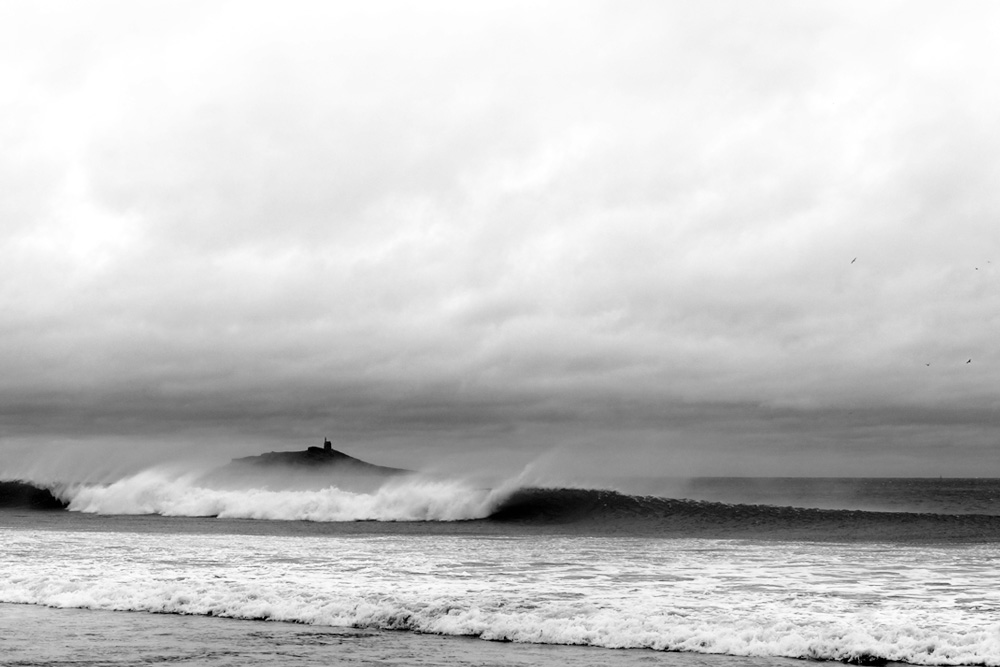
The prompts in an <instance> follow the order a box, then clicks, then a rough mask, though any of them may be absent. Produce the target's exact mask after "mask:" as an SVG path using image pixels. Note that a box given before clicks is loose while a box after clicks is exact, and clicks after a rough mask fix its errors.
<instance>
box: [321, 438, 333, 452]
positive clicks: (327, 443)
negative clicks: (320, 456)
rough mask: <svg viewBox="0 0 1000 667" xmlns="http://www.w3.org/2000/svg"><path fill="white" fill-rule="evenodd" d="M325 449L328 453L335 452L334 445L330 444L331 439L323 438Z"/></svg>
mask: <svg viewBox="0 0 1000 667" xmlns="http://www.w3.org/2000/svg"><path fill="white" fill-rule="evenodd" d="M323 449H325V450H326V451H328V452H329V451H332V450H333V444H331V443H330V439H329V438H323Z"/></svg>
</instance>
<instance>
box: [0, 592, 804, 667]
mask: <svg viewBox="0 0 1000 667" xmlns="http://www.w3.org/2000/svg"><path fill="white" fill-rule="evenodd" d="M0 628H2V629H3V634H2V636H0V651H2V658H0V663H2V664H3V665H8V666H10V667H15V666H18V667H29V666H30V667H35V666H43V665H45V666H66V667H69V666H74V667H125V666H129V667H131V666H132V665H137V664H145V665H158V664H180V665H192V666H193V667H203V666H204V667H210V666H211V667H228V666H232V667H237V666H239V667H242V666H243V665H251V664H264V665H268V666H269V667H312V666H317V667H318V666H321V665H322V666H328V665H401V666H406V665H424V666H427V667H434V666H444V665H448V666H454V667H460V666H464V665H469V666H472V665H476V666H477V667H493V666H496V667H501V666H508V665H509V666H511V667H517V666H525V667H527V666H530V665H538V666H542V667H544V666H547V665H552V666H555V665H574V666H576V667H604V666H605V665H614V666H616V667H654V666H655V667H767V666H768V665H777V666H780V665H786V666H787V667H795V666H796V665H801V664H802V663H801V661H797V660H796V661H793V660H784V659H780V658H779V659H774V658H740V657H730V656H712V655H699V654H689V653H658V652H654V651H645V650H606V649H597V648H589V647H577V646H549V645H544V644H542V645H539V644H514V643H496V642H485V641H481V640H478V639H471V638H464V637H440V636H435V635H426V634H415V633H409V632H390V631H384V630H372V629H353V628H335V627H325V626H308V625H301V624H294V623H274V622H265V621H245V620H232V619H224V618H206V617H199V616H178V615H167V614H147V613H124V612H106V611H93V610H87V609H51V608H47V607H38V606H34V605H11V604H0Z"/></svg>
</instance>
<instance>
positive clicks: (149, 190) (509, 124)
mask: <svg viewBox="0 0 1000 667" xmlns="http://www.w3.org/2000/svg"><path fill="white" fill-rule="evenodd" d="M4 11H5V12H6V14H7V16H6V17H5V19H6V20H4V21H2V23H3V25H4V26H5V27H4V28H0V31H2V34H0V37H2V39H0V42H3V43H5V44H6V45H7V46H6V47H3V51H0V83H2V84H3V85H4V87H5V89H8V90H11V91H12V92H13V95H12V98H13V99H15V100H16V103H15V104H13V105H10V106H9V107H5V109H4V110H3V111H0V114H2V117H0V120H2V121H3V122H2V123H0V127H3V128H17V131H13V130H10V129H7V130H2V129H0V142H2V147H3V150H2V151H0V156H2V157H0V178H3V179H4V181H5V183H8V184H9V185H10V187H9V188H5V189H6V190H9V192H10V193H11V194H10V196H5V197H4V200H3V201H2V202H0V216H2V220H3V222H2V233H0V307H2V308H3V312H4V313H5V318H4V321H3V322H2V323H0V342H2V346H0V349H2V350H3V352H0V397H2V399H3V403H4V405H5V412H6V415H5V419H4V423H5V427H4V433H0V436H3V435H6V436H7V437H10V438H14V437H16V438H36V439H38V440H41V441H44V440H45V439H46V438H50V439H59V438H66V437H77V436H79V437H87V438H101V437H105V436H107V437H115V438H119V437H134V438H136V439H137V441H142V439H143V438H148V439H161V438H163V437H167V436H169V434H171V433H174V434H188V435H184V437H185V438H195V439H197V437H196V436H197V434H199V433H201V434H203V435H204V434H210V435H211V437H209V435H204V437H205V439H206V442H208V441H209V440H210V441H211V442H212V443H215V444H213V445H212V446H213V447H216V446H221V445H219V444H218V443H219V442H221V441H225V440H226V438H225V435H224V434H226V433H230V434H231V440H232V441H237V440H238V439H240V438H245V437H248V434H250V435H252V436H253V437H255V438H258V439H260V440H266V441H268V442H289V443H291V442H300V440H301V438H303V437H312V436H313V435H314V433H315V432H317V431H320V430H322V431H324V432H326V431H329V430H330V429H331V428H335V429H336V430H339V431H340V433H342V434H343V435H344V437H346V438H350V439H351V441H353V442H358V443H368V445H370V446H372V447H375V448H376V450H377V451H384V452H392V453H394V454H401V455H403V456H405V457H408V458H407V460H405V461H400V462H399V463H400V465H404V464H405V465H409V466H414V465H415V464H417V463H419V462H420V460H421V459H426V460H430V459H431V458H434V457H437V456H440V455H444V454H448V455H452V456H454V455H455V454H456V453H457V452H458V451H464V452H466V453H467V452H470V451H471V452H473V454H475V453H479V454H482V455H483V456H485V452H486V451H487V449H489V448H490V447H494V448H495V447H500V448H502V449H504V450H505V451H514V452H519V453H521V454H523V455H524V456H530V455H532V454H533V453H535V452H537V451H540V450H543V449H547V448H551V447H557V448H559V447H568V448H570V450H573V448H576V449H575V450H574V451H583V450H584V449H586V448H588V447H591V448H593V447H598V443H599V442H607V441H609V440H614V441H619V442H620V443H621V446H622V448H623V451H633V452H634V453H635V456H636V457H637V458H636V460H648V459H656V460H660V459H657V457H656V456H653V455H652V454H651V453H656V452H659V453H660V455H661V456H662V460H663V461H666V460H668V459H670V458H671V454H670V453H671V452H674V453H675V454H676V456H674V458H683V459H684V460H685V461H686V462H688V463H687V464H686V465H687V466H688V467H689V468H692V469H698V470H702V469H704V470H705V471H708V472H710V471H711V470H710V469H711V468H712V467H713V466H716V467H720V466H722V467H724V466H725V465H728V464H725V461H726V460H727V459H726V457H727V456H728V455H730V454H733V455H735V454H736V453H739V457H737V458H738V459H739V460H741V461H743V462H744V463H743V464H741V465H746V466H750V465H751V464H750V463H748V462H749V461H752V460H754V457H757V460H760V461H767V462H769V463H768V465H772V464H773V465H778V464H779V463H780V462H781V460H782V459H783V457H784V458H785V459H787V457H788V456H791V457H792V458H794V459H795V460H796V461H801V464H800V463H798V462H796V463H795V464H794V465H793V466H792V467H794V468H795V469H796V470H797V471H806V472H808V471H810V470H813V471H815V470H829V469H830V468H831V466H833V463H831V462H836V461H837V460H839V459H838V457H839V456H843V458H844V459H845V460H849V461H852V462H854V461H876V462H878V466H881V467H880V470H881V471H882V472H884V473H886V474H888V473H892V472H893V471H894V470H897V469H898V470H904V469H905V470H907V471H911V470H923V471H925V472H926V471H931V472H933V471H934V470H936V469H937V468H936V466H939V465H946V464H947V465H952V466H954V464H952V463H947V461H949V460H953V459H954V458H955V457H954V456H953V453H952V452H953V450H945V449H942V450H941V452H943V453H942V458H939V457H938V456H937V454H935V452H936V450H935V449H934V447H932V446H930V445H928V446H926V447H924V446H923V445H921V444H916V443H924V442H927V443H932V442H934V441H935V439H937V440H938V441H940V439H941V438H943V437H950V436H945V435H944V434H945V433H949V432H951V433H955V432H960V433H962V435H961V436H957V439H956V444H955V445H954V446H955V447H958V448H959V449H961V448H962V447H963V446H965V447H967V449H968V452H969V457H970V458H969V459H968V461H969V463H968V465H969V466H972V465H973V463H972V462H975V461H981V460H982V456H983V454H982V452H983V451H984V450H983V448H982V443H984V442H990V441H995V438H996V430H995V426H994V425H993V421H992V415H993V412H994V411H995V408H996V399H995V396H994V394H995V392H994V388H993V386H992V382H991V377H992V375H991V370H990V369H991V368H992V367H993V365H994V364H996V363H997V358H996V355H995V354H994V352H993V347H994V345H993V344H992V341H993V340H994V339H995V337H996V335H995V334H996V331H997V325H998V320H997V317H996V316H995V315H993V313H997V312H1000V303H998V297H997V296H996V294H997V291H996V290H995V289H993V287H994V286H995V283H996V280H997V272H996V268H995V267H994V262H1000V257H994V256H993V255H992V253H993V251H994V250H995V249H996V248H997V247H1000V246H998V243H997V242H998V241H1000V238H998V237H1000V232H998V231H997V228H996V226H995V225H994V224H993V218H994V217H995V215H994V214H995V213H996V212H997V211H998V209H1000V205H998V204H1000V202H998V200H997V194H996V193H995V187H993V184H994V183H995V182H996V174H997V169H998V163H997V159H996V157H995V156H996V155H997V154H998V152H997V151H996V150H995V149H996V148H997V135H996V132H995V130H994V129H993V125H994V124H995V122H994V118H995V113H992V112H993V111H995V109H996V108H997V102H998V100H997V95H996V93H995V91H994V90H993V89H991V88H990V87H989V86H984V85H981V82H982V81H985V80H989V79H990V78H991V77H992V76H993V75H994V74H995V73H993V72H991V68H992V65H991V62H992V59H991V58H990V57H989V54H990V53H991V51H990V49H991V48H992V47H991V43H990V41H989V35H988V34H987V33H986V31H985V28H984V27H983V26H984V25H987V24H988V23H989V21H986V20H984V19H983V17H980V16H977V15H974V13H970V10H966V9H961V10H955V11H953V12H950V13H949V14H948V15H947V16H940V15H939V13H937V12H931V11H930V10H929V9H924V8H913V7H907V8H906V11H902V9H901V8H899V7H896V6H894V5H891V4H885V5H876V6H861V5H850V4H848V5H842V4H832V3H831V4H825V5H824V4H820V5H810V6H802V5H800V4H798V3H787V4H781V3H779V4H775V5H770V6H769V7H767V8H760V7H755V8H750V7H745V6H743V5H739V4H730V3H709V4H708V5H699V6H697V7H694V6H692V7H671V6H661V5H658V4H655V3H653V4H644V3H636V4H632V5H629V6H628V7H625V8H619V7H616V6H612V5H610V4H606V3H584V4H578V3H573V4H558V3H557V4H552V5H545V6H542V7H539V6H537V5H532V4H527V3H524V4H519V3H513V4H509V3H505V4H503V5H489V6H483V5H479V6H470V5H466V4H461V3H459V4H453V3H430V4H426V3H425V4H421V5H412V4H409V3H389V2H386V3H375V4H371V5H366V6H364V7H361V6H350V5H335V6H327V5H317V4H309V3H293V4H292V5H290V6H287V7H284V6H283V7H281V8H280V9H279V8H278V7H277V6H275V5H271V4H267V3H236V4H233V3H224V2H218V3H207V4H205V3H195V4H183V3H182V4H176V3H170V4H157V3H149V4H145V3H144V4H143V5H131V4H126V5H120V4H115V3H109V4H104V5H97V6H96V9H92V8H91V7H88V9H87V10H84V9H82V8H78V7H76V6H75V5H73V4H61V3H41V4H39V5H37V6H35V7H31V8H29V7H20V8H7V9H6V10H4ZM854 258H857V259H856V261H855V262H853V263H852V260H853V259H854ZM970 357H973V358H974V363H973V364H965V361H966V360H967V359H968V358H970ZM927 364H930V365H929V366H928V365H927ZM880 420H884V424H886V425H887V426H886V428H889V429H897V430H895V431H893V432H894V433H904V432H906V433H911V432H913V433H916V435H914V436H913V437H912V438H910V437H909V436H907V437H889V436H888V435H886V432H883V431H881V430H880V428H879V427H877V426H876V424H877V423H878V422H879V421H880ZM956 421H957V422H958V423H961V424H965V425H967V426H968V428H964V429H958V430H951V431H949V429H953V428H954V426H955V423H956ZM913 429H915V431H912V430H913ZM190 434H195V435H190ZM220 434H221V435H220ZM327 434H328V435H331V433H327ZM178 437H180V435H178ZM911 440H912V442H913V443H915V444H913V445H910V444H907V443H908V442H909V441H911ZM157 441H159V440H157ZM400 443H409V445H403V444H400ZM963 443H964V445H963ZM233 446H234V447H235V445H233ZM379 447H381V448H383V449H382V450H378V448H379ZM630 448H631V449H630ZM963 451H964V450H963ZM679 452H686V453H685V454H684V455H683V456H681V455H680V454H679ZM699 452H701V454H700V455H699ZM837 452H842V454H838V453H837ZM463 455H465V454H463ZM699 456H701V457H702V458H701V459H700V460H701V461H702V463H698V461H699ZM859 457H860V458H859ZM866 457H867V458H866ZM899 457H902V458H903V459H905V461H904V463H905V465H904V463H900V460H901V459H900V458H899ZM911 459H912V460H911ZM732 460H736V459H732ZM383 462H385V461H383ZM810 462H812V464H810ZM390 463H391V461H390ZM658 465H660V464H658ZM810 465H812V466H813V467H810ZM852 466H854V463H850V464H845V465H844V469H845V470H848V469H854V468H852ZM661 467H668V466H667V463H662V465H661ZM751 467H754V466H751ZM766 467H767V466H766V465H764V464H760V465H756V464H755V467H754V469H757V468H760V469H764V468H766ZM862 467H863V466H862Z"/></svg>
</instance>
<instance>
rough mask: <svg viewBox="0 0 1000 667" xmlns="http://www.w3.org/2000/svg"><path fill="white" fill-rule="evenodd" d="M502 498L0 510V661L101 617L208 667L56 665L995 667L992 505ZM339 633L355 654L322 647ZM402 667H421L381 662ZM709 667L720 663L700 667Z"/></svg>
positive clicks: (192, 487)
mask: <svg viewBox="0 0 1000 667" xmlns="http://www.w3.org/2000/svg"><path fill="white" fill-rule="evenodd" d="M520 484H521V483H520V482H519V481H518V480H514V481H512V482H511V483H509V484H506V485H501V486H497V487H495V488H481V487H479V486H477V485H475V484H470V483H466V482H461V481H456V480H441V479H436V480H435V479H429V478H421V477H419V476H414V477H406V478H402V479H394V480H389V481H387V482H386V483H385V484H382V485H380V486H378V487H377V488H374V489H372V490H370V491H368V492H357V491H346V490H343V489H338V488H336V487H333V486H330V487H327V488H321V489H311V490H301V491H297V490H291V489H263V488H255V489H235V488H211V487H209V486H206V485H204V484H202V483H201V482H200V481H199V479H198V478H196V477H192V476H186V475H175V474H174V475H172V474H165V473H163V472H162V471H146V472H143V473H140V474H138V475H133V476H131V477H128V478H124V479H121V480H118V481H116V482H114V483H110V484H76V485H58V484H49V485H46V488H47V489H49V490H50V491H51V492H52V493H53V494H54V495H56V496H57V497H58V498H59V499H60V500H61V501H62V502H63V503H66V504H67V506H68V511H67V510H50V511H40V510H32V509H29V508H26V507H11V508H8V509H5V510H0V545H2V546H0V560H2V564H3V567H2V569H0V623H3V624H4V625H5V627H4V639H3V640H2V641H3V646H4V648H5V649H6V650H7V651H8V653H9V655H18V656H19V658H18V662H17V663H16V664H22V665H28V664H61V663H60V661H59V655H58V654H57V653H58V652H57V653H48V654H46V653H44V651H42V652H41V653H40V652H39V651H40V649H39V648H38V644H37V642H38V633H39V632H40V631H39V629H38V628H39V619H38V617H37V614H38V613H40V611H41V610H42V609H45V610H47V611H46V613H56V614H60V615H61V616H59V617H58V618H56V619H47V620H45V622H46V623H49V622H58V623H60V624H62V623H70V624H73V623H80V624H82V627H84V628H85V631H84V630H81V631H80V636H98V635H99V634H100V633H101V632H102V628H103V629H104V630H103V631H107V630H106V629H107V628H109V627H113V626H114V625H115V624H116V623H120V622H121V621H119V620H118V619H121V618H123V617H122V616H120V615H112V616H110V617H109V616H107V615H104V614H106V613H110V612H116V613H117V614H121V613H123V612H133V613H136V612H141V613H142V616H141V618H142V619H153V620H150V621H147V620H143V621H142V622H143V623H153V622H154V621H155V619H162V620H161V621H160V622H158V624H157V625H155V626H154V627H153V628H152V629H148V630H144V631H143V633H145V634H144V636H148V635H149V633H152V634H153V636H157V633H159V634H161V635H162V634H169V633H171V632H174V631H173V630H171V629H170V628H171V627H173V626H172V625H171V624H172V623H175V621H172V620H167V619H174V618H180V617H183V618H185V619H192V620H193V619H201V621H200V622H199V623H200V624H201V625H199V626H198V628H199V629H201V630H203V631H205V632H208V630H209V629H210V628H211V632H212V633H214V634H213V636H215V637H217V639H216V640H213V641H216V643H217V646H216V648H213V649H211V650H208V649H206V650H201V649H199V650H197V651H196V650H195V649H194V647H193V644H192V645H190V646H188V647H187V648H188V649H189V651H188V653H183V651H182V648H183V647H185V646H186V644H185V641H186V640H185V638H184V637H177V638H176V640H177V641H176V642H175V643H174V644H173V645H171V646H164V647H161V648H160V649H157V651H158V652H157V651H152V649H149V651H151V652H147V653H143V654H140V653H139V652H140V651H141V650H146V649H141V648H140V643H141V642H144V641H148V639H139V638H138V636H136V637H132V634H134V633H132V634H130V635H129V637H130V638H125V637H122V636H121V635H122V632H115V633H114V634H113V636H114V637H118V639H117V641H118V642H124V643H125V644H126V645H129V642H133V643H134V646H131V649H129V648H128V647H127V646H126V647H124V648H123V647H121V646H119V647H118V648H117V650H119V653H118V654H116V655H121V656H122V657H121V659H120V660H119V661H117V662H116V660H117V659H116V658H114V657H113V656H110V655H109V654H108V652H107V651H105V650H97V651H96V652H94V651H95V649H93V647H89V648H88V649H86V650H85V649H81V647H79V646H71V645H69V644H66V645H64V646H63V650H64V651H65V652H66V653H67V655H72V659H70V657H66V659H65V661H64V662H65V664H70V663H71V662H72V664H92V665H98V664H100V665H107V664H134V663H135V662H138V661H142V662H147V663H156V662H160V661H162V662H176V661H177V660H180V659H181V657H179V656H186V657H184V658H183V659H184V661H185V662H186V663H187V664H204V665H209V664H242V663H243V662H245V661H247V660H249V659H250V656H252V655H260V654H265V653H266V654H268V655H272V654H274V655H277V654H278V653H281V651H280V650H279V644H280V643H281V642H282V641H285V640H282V639H277V638H276V637H277V635H276V634H275V632H273V631H271V632H263V631H260V630H256V629H255V630H253V631H252V632H251V631H250V630H248V628H251V627H254V628H256V627H257V626H256V625H254V624H257V623H261V622H266V623H265V625H266V626H267V627H269V628H273V627H276V626H275V624H278V626H280V627H282V628H285V627H287V628H304V627H309V628H316V629H317V631H321V632H322V633H325V634H323V635H322V636H323V637H325V638H326V639H322V640H316V641H314V640H315V637H316V636H317V635H312V634H311V635H308V637H311V638H312V639H309V638H305V639H302V645H301V646H300V645H299V644H296V647H297V648H296V649H295V651H294V652H293V653H294V655H292V653H290V654H289V655H290V657H289V659H288V662H287V663H282V662H281V661H280V660H278V661H277V662H275V661H274V660H272V664H329V663H330V662H336V661H338V660H348V657H349V658H350V660H349V661H353V662H360V663H361V664H366V663H369V662H380V663H385V662H389V663H390V664H413V663H414V662H419V663H420V664H427V665H438V664H440V665H445V664H449V665H451V664H505V663H510V664H520V663H519V662H518V660H519V658H518V656H519V653H518V650H519V649H520V648H521V647H529V646H534V647H538V648H536V649H534V650H540V648H541V647H548V649H549V651H552V650H561V651H566V652H564V653H551V652H549V653H545V654H538V653H533V654H531V656H530V658H524V661H525V663H526V664H565V663H566V662H573V663H575V664H586V663H588V660H589V661H592V662H593V664H620V665H633V664H670V665H684V664H687V665H694V664H719V665H726V664H728V665H756V664H774V663H773V662H771V663H768V662H767V661H768V660H772V661H773V660H778V659H785V658H788V659H810V660H835V661H844V662H850V663H855V664H886V663H891V662H899V663H909V664H918V665H1000V593H998V592H997V587H996V572H997V566H998V564H1000V540H998V539H997V538H996V536H997V534H1000V531H998V529H997V526H998V522H1000V517H997V516H994V515H992V514H989V513H985V512H989V511H991V510H990V507H991V506H990V505H989V502H991V501H990V498H993V497H994V495H995V484H994V485H993V486H985V487H982V488H983V490H982V492H981V493H979V495H978V496H977V497H975V498H973V497H972V496H973V495H975V494H969V498H970V501H969V506H970V508H973V509H974V510H975V512H972V511H970V512H969V513H966V514H954V513H952V514H935V513H932V512H920V513H913V512H872V511H859V510H853V509H830V508H823V509H819V508H809V507H784V506H776V505H762V504H739V503H735V504H734V503H720V502H711V501H707V500H685V499H672V498H663V497H656V496H633V495H628V494H622V493H616V492H612V491H599V490H594V489H585V488H584V489H546V488H537V487H533V488H522V487H521V485H520ZM979 486H982V485H979ZM906 488H907V489H908V490H907V491H906V493H910V494H916V495H918V496H919V497H920V498H921V499H922V502H923V503H924V506H928V505H927V502H928V501H927V498H928V496H929V495H932V494H933V493H935V489H937V491H936V492H937V493H939V494H941V495H942V496H947V497H948V498H949V501H948V502H949V503H951V504H950V505H949V507H953V506H954V504H955V500H954V498H955V497H956V494H955V493H954V489H955V484H954V483H953V484H951V485H950V486H949V484H948V483H946V481H944V482H936V481H934V480H924V481H917V482H912V483H909V484H908V485H907V486H906ZM977 488H978V487H977ZM949 531H950V532H949ZM24 605H28V606H24ZM18 610H39V612H34V611H31V612H30V613H29V612H28V611H25V612H22V613H18ZM74 610H88V613H89V615H86V616H79V614H80V613H81V612H79V611H74ZM126 618H134V616H126ZM220 619H238V620H239V622H238V623H237V622H235V621H234V623H235V624H234V625H233V624H227V625H217V624H218V623H220ZM186 622H190V621H186ZM289 624H290V625H289ZM348 629H349V630H350V631H351V632H355V633H360V634H357V635H344V634H337V633H344V632H346V631H347V630H348ZM399 631H402V632H399ZM108 632H110V631H108ZM185 632H186V633H188V634H190V635H191V636H192V637H194V636H195V635H197V634H199V633H198V632H193V633H192V632H191V631H185ZM296 632H297V633H300V635H301V632H302V631H300V630H287V633H296ZM369 633H371V634H369ZM384 633H389V634H384ZM50 634H51V633H50ZM140 634H142V633H140ZM300 635H296V636H300ZM429 635H430V636H435V637H440V638H442V640H443V639H446V638H448V637H451V638H453V639H452V640H450V642H451V643H448V644H447V645H444V646H435V648H433V649H432V650H430V651H429V653H428V652H427V651H426V650H421V649H418V648H417V647H418V646H421V645H423V644H421V642H427V641H430V640H429V639H428V636H429ZM69 636H70V637H72V633H70V635H69ZM185 636H186V635H185ZM301 637H305V635H301ZM337 637H339V639H338V638H337ZM460 637H464V638H475V639H478V640H488V642H483V641H477V642H472V643H464V642H461V641H460V640H459V639H457V638H460ZM49 641H50V643H51V641H52V640H51V638H50V640H49ZM59 641H62V642H70V641H71V639H67V638H65V637H62V638H60V639H59ZM191 641H192V642H193V641H194V640H193V639H192V640H191ZM297 641H298V640H297ZM32 642H35V643H34V644H32ZM269 642H270V643H269ZM365 642H368V643H365ZM455 642H459V643H455ZM55 643H56V644H58V642H55ZM54 645H55V644H54ZM390 646H392V647H394V648H393V649H392V653H391V654H389V655H387V654H386V653H385V651H387V650H388V647H390ZM486 646H489V647H490V649H489V651H487V650H486V649H485V648H484V647H486ZM571 646H574V647H583V648H576V649H570V648H569V647H571ZM178 647H181V648H178ZM338 647H339V648H338ZM347 647H349V648H347ZM504 647H507V648H504ZM515 647H517V648H515ZM555 647H561V648H559V649H556V648H555ZM584 649H585V650H586V651H589V652H590V653H587V654H586V655H584V656H581V655H579V654H575V653H573V654H571V653H569V651H578V650H584ZM611 649H615V650H611ZM53 650H55V649H53ZM130 650H131V652H129V651H130ZM282 650H283V649H282ZM88 651H89V652H88ZM178 651H181V653H178ZM345 651H348V652H349V653H345ZM269 652H270V653H269ZM593 652H597V653H593ZM404 654H405V655H419V656H420V657H419V660H411V661H403V662H399V663H395V662H393V661H394V660H396V659H397V658H398V657H399V656H400V655H404ZM485 655H492V656H495V657H494V658H492V660H494V662H486V661H484V660H485V659H484V658H483V656H485ZM211 656H225V658H221V657H220V658H218V659H216V658H213V657H211ZM294 656H298V657H294ZM304 656H305V657H304ZM393 656H396V657H395V658H393ZM594 656H599V657H594ZM683 656H688V657H687V658H684V657H683ZM699 656H700V657H699ZM711 656H714V657H711ZM272 657H273V656H272ZM710 657H711V659H712V660H716V661H718V660H722V661H723V662H711V663H708V662H697V661H698V660H702V659H706V660H707V659H709V658H710ZM275 660H277V659H276V658H275ZM310 660H312V661H313V662H310ZM685 660H686V662H685ZM758 660H763V661H764V662H754V661H758ZM88 661H89V662H88ZM227 661H228V662H227ZM8 664H14V663H8Z"/></svg>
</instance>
